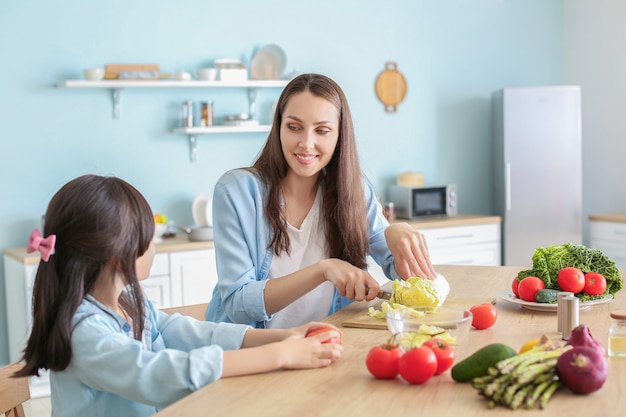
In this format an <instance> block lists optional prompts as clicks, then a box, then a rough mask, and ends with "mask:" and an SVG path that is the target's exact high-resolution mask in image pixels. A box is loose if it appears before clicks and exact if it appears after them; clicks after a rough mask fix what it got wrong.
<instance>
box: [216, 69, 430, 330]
mask: <svg viewBox="0 0 626 417" xmlns="http://www.w3.org/2000/svg"><path fill="white" fill-rule="evenodd" d="M213 224H214V238H215V253H216V257H217V270H218V277H219V278H218V284H217V286H216V288H215V290H214V293H213V298H212V299H211V302H210V303H209V307H208V309H207V314H206V318H207V319H208V320H211V321H227V322H234V323H247V324H251V325H255V326H256V327H274V328H283V327H290V326H292V325H294V324H295V323H302V322H306V321H310V320H311V319H312V318H314V317H315V318H316V319H317V320H319V319H323V318H324V317H326V316H327V315H329V314H331V313H333V312H334V311H336V310H337V309H339V308H341V307H343V306H345V305H346V304H348V303H349V302H350V301H352V300H358V301H362V300H372V299H373V298H375V297H376V295H377V293H378V289H379V285H378V283H377V281H376V280H375V279H374V278H373V277H372V276H371V275H370V274H369V273H368V272H367V270H366V266H367V256H368V255H371V256H372V258H373V259H374V260H375V261H376V262H377V263H378V264H379V265H381V266H382V268H383V271H384V272H385V275H386V276H387V277H389V278H402V279H407V278H409V277H410V276H414V275H417V276H421V277H425V278H428V279H434V278H435V271H434V269H433V267H432V265H431V263H430V260H429V258H428V251H427V248H426V243H425V241H424V238H423V236H422V235H421V234H420V233H418V232H417V231H415V230H414V229H412V228H411V227H410V226H409V225H408V224H394V225H391V226H390V225H389V223H388V222H387V221H386V219H385V218H384V216H383V215H382V209H381V207H380V204H379V203H378V201H377V199H376V196H375V194H374V190H373V188H372V186H371V185H370V184H369V183H368V182H367V181H366V179H365V177H364V175H363V173H362V172H361V168H360V165H359V158H358V154H357V150H356V141H355V137H354V128H353V125H352V118H351V116H350V110H349V107H348V102H347V100H346V98H345V95H344V94H343V91H342V90H341V88H340V87H339V86H338V85H337V84H336V83H335V82H334V81H333V80H331V79H329V78H328V77H325V76H323V75H318V74H304V75H300V76H298V77H296V78H294V79H293V80H292V81H291V82H290V83H289V84H288V85H287V86H286V87H285V89H284V90H283V92H282V94H281V96H280V98H279V101H278V103H277V107H276V113H275V117H274V122H273V125H272V129H271V131H270V134H269V136H268V139H267V142H266V143H265V146H264V148H263V149H262V150H261V153H260V154H259V156H258V158H257V160H256V162H255V163H254V165H253V166H252V167H250V168H244V169H235V170H232V171H229V172H227V173H226V174H224V175H223V176H222V178H220V180H219V181H218V183H217V184H216V186H215V189H214V195H213Z"/></svg>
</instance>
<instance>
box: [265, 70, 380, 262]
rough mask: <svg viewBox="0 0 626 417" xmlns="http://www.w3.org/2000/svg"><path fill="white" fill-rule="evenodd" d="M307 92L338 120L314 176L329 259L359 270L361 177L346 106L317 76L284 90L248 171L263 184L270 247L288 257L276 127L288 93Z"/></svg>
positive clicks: (363, 233) (363, 221)
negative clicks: (328, 152) (327, 155)
mask: <svg viewBox="0 0 626 417" xmlns="http://www.w3.org/2000/svg"><path fill="white" fill-rule="evenodd" d="M303 92H309V93H311V94H313V95H314V96H317V97H321V98H323V99H325V100H327V101H328V102H330V103H332V104H333V105H334V106H335V107H336V108H337V113H338V115H339V140H338V141H337V147H336V148H335V152H334V154H333V157H332V158H331V160H330V162H329V163H328V165H327V166H326V168H324V170H323V172H322V175H321V176H320V182H321V185H322V187H323V210H322V213H323V215H322V217H323V219H324V220H323V221H324V222H325V231H326V241H327V244H328V249H329V256H330V257H332V258H339V259H343V260H345V261H347V262H350V263H351V264H353V265H355V266H357V267H359V268H365V266H366V256H367V252H368V250H369V241H368V233H367V218H366V206H365V197H364V192H363V179H364V178H363V175H362V173H361V167H360V165H359V157H358V153H357V149H356V139H355V136H354V126H353V124H352V116H351V115H350V108H349V107H348V101H347V99H346V97H345V95H344V93H343V91H342V90H341V88H340V87H339V85H337V83H335V82H334V81H333V80H331V79H330V78H328V77H326V76H324V75H319V74H302V75H299V76H297V77H296V78H294V79H293V80H291V81H290V82H289V84H288V85H287V86H286V87H285V89H284V90H283V92H282V93H281V95H280V98H279V99H278V103H277V104H276V113H275V114H274V121H273V124H272V129H271V131H270V133H269V135H268V138H267V141H266V143H265V146H264V147H263V149H262V150H261V152H260V153H259V156H258V158H257V160H256V162H255V163H254V165H253V168H255V169H256V171H257V172H258V173H259V175H260V176H261V178H262V179H263V180H264V181H265V183H266V184H267V185H268V189H269V195H268V198H267V201H266V203H265V213H266V215H267V217H268V219H269V222H270V224H271V226H272V229H273V231H274V235H273V237H272V241H271V243H270V247H273V248H274V253H276V254H277V255H279V254H280V253H281V252H282V251H286V252H287V253H289V251H290V242H289V237H288V235H287V222H286V220H285V218H284V217H283V215H282V211H281V207H280V198H281V194H280V193H281V191H280V181H281V180H282V179H283V178H284V177H285V175H287V171H288V169H289V166H288V165H287V161H286V160H285V157H284V155H283V151H282V147H281V143H280V127H281V124H282V120H283V113H284V111H285V107H286V106H287V102H288V101H289V99H290V98H291V97H292V96H293V95H294V94H299V93H303Z"/></svg>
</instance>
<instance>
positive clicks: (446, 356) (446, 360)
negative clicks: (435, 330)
mask: <svg viewBox="0 0 626 417" xmlns="http://www.w3.org/2000/svg"><path fill="white" fill-rule="evenodd" d="M423 346H427V347H429V348H431V349H432V350H433V352H435V356H436V357H437V370H436V371H435V375H439V374H442V373H444V372H445V371H447V370H448V369H450V368H451V367H452V365H454V360H455V359H456V352H455V351H454V349H453V348H452V346H450V345H449V344H448V342H446V341H445V340H443V339H440V338H438V337H433V338H432V339H429V340H427V341H426V342H424V344H423Z"/></svg>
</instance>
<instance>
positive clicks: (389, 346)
mask: <svg viewBox="0 0 626 417" xmlns="http://www.w3.org/2000/svg"><path fill="white" fill-rule="evenodd" d="M402 354H404V351H403V350H402V349H401V348H400V346H398V345H396V344H393V343H383V344H382V345H378V346H374V347H373V348H371V349H370V351H369V352H368V353H367V357H366V358H365V365H366V366H367V370H368V371H370V374H372V375H374V377H375V378H378V379H393V378H395V377H396V376H397V375H398V362H399V360H400V357H401V356H402Z"/></svg>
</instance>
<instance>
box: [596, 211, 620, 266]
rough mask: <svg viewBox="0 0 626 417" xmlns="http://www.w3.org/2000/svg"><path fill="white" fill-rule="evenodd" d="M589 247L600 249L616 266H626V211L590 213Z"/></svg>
mask: <svg viewBox="0 0 626 417" xmlns="http://www.w3.org/2000/svg"><path fill="white" fill-rule="evenodd" d="M589 247H590V248H593V249H598V250H601V251H602V252H603V253H604V254H605V255H606V256H608V257H609V258H610V259H611V260H613V261H614V262H615V264H616V265H617V267H618V268H626V213H613V214H610V213H609V214H597V215H590V216H589Z"/></svg>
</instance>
